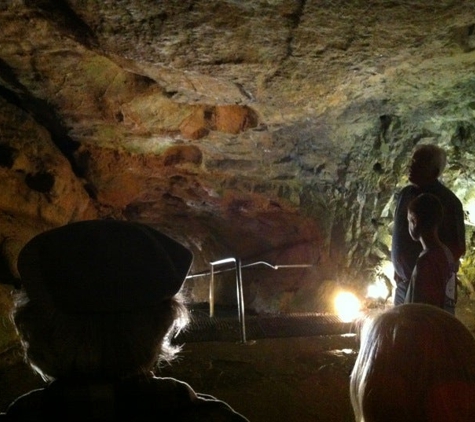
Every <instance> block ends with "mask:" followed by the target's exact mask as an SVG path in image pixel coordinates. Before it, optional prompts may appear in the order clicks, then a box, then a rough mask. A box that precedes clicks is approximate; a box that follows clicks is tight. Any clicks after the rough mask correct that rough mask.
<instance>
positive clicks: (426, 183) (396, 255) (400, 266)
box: [391, 144, 465, 305]
mask: <svg viewBox="0 0 475 422" xmlns="http://www.w3.org/2000/svg"><path fill="white" fill-rule="evenodd" d="M446 162H447V156H446V153H445V151H444V150H443V149H442V148H440V147H438V146H436V145H431V144H422V145H418V146H417V147H416V149H415V150H414V153H413V155H412V159H411V162H410V164H409V182H410V184H409V185H407V186H405V187H404V188H403V189H402V190H401V191H400V193H399V194H398V196H397V204H396V211H395V214H394V226H393V233H392V246H391V260H392V263H393V266H394V281H395V282H396V293H395V296H394V304H395V305H401V304H403V303H404V300H405V298H406V292H407V287H408V285H409V281H410V279H411V275H412V271H413V269H414V266H415V264H416V261H417V258H418V256H419V254H420V253H421V252H422V246H421V244H420V242H417V241H415V240H414V239H412V237H411V235H410V233H409V227H408V221H407V206H408V204H409V202H410V201H411V200H412V199H414V198H415V197H416V196H418V195H420V194H421V193H431V194H433V195H435V196H436V197H437V198H438V199H439V201H440V202H441V204H442V207H443V209H444V217H443V220H442V223H441V224H440V226H439V238H440V240H441V241H442V242H443V243H444V244H445V245H447V247H448V248H449V249H450V251H451V252H452V255H453V258H454V261H455V263H456V267H457V270H458V267H459V259H460V258H461V257H462V256H463V255H464V254H465V223H464V212H463V207H462V203H461V202H460V200H459V199H458V198H457V196H456V195H455V194H454V193H453V192H452V191H451V190H450V189H449V188H448V187H447V186H445V185H444V184H442V183H441V182H440V180H439V178H440V176H441V175H442V172H443V171H444V169H445V165H446Z"/></svg>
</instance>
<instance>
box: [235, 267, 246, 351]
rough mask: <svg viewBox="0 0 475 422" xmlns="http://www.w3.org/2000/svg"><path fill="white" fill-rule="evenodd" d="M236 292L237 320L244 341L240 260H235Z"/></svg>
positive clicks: (244, 327)
mask: <svg viewBox="0 0 475 422" xmlns="http://www.w3.org/2000/svg"><path fill="white" fill-rule="evenodd" d="M236 294H237V301H238V312H239V322H240V324H241V342H242V343H246V321H245V311H244V293H243V287H242V271H241V260H240V259H238V260H237V261H236Z"/></svg>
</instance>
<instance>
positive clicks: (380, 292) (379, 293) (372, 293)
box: [366, 278, 389, 299]
mask: <svg viewBox="0 0 475 422" xmlns="http://www.w3.org/2000/svg"><path fill="white" fill-rule="evenodd" d="M388 295H389V290H388V287H387V286H386V283H385V282H384V281H383V280H382V279H380V278H378V279H377V280H376V281H375V282H374V283H373V284H370V285H369V286H368V292H367V293H366V296H367V297H369V298H370V299H386V298H387V297H388Z"/></svg>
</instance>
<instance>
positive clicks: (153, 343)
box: [0, 220, 247, 422]
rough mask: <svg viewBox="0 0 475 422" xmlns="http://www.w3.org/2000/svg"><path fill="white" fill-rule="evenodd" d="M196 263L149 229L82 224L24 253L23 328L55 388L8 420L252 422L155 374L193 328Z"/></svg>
mask: <svg viewBox="0 0 475 422" xmlns="http://www.w3.org/2000/svg"><path fill="white" fill-rule="evenodd" d="M192 259H193V256H192V254H191V252H190V251H189V250H188V249H187V248H185V247H184V246H182V245H181V244H179V243H177V242H176V241H174V240H173V239H171V238H169V237H167V236H165V235H163V234H162V233H160V232H158V231H156V230H154V229H152V228H150V227H148V226H146V225H142V224H138V223H130V222H124V221H114V220H94V221H83V222H78V223H73V224H70V225H67V226H63V227H60V228H56V229H53V230H51V231H47V232H44V233H42V234H40V235H38V236H36V237H34V238H33V239H32V240H31V241H30V242H28V243H27V244H26V246H25V247H24V248H23V249H22V250H21V252H20V255H19V258H18V271H19V273H20V276H21V282H22V285H23V289H24V290H23V291H22V292H20V293H19V295H18V297H17V298H16V308H15V310H14V315H13V317H14V322H15V325H16V327H17V330H18V333H19V335H20V338H21V341H22V345H23V347H24V350H25V355H26V358H27V360H28V362H29V363H30V364H31V366H32V367H33V368H34V369H35V370H36V371H37V372H39V373H40V374H41V375H42V376H43V378H44V379H45V380H46V381H48V384H47V386H46V387H45V388H41V389H38V390H34V391H31V392H29V393H27V394H25V395H23V396H21V397H19V398H17V399H16V400H15V401H14V402H13V403H12V404H10V406H9V407H8V409H7V412H6V414H4V415H3V416H1V417H0V419H2V420H6V421H22V422H27V421H51V420H54V421H56V420H57V421H59V420H61V421H68V422H71V421H73V422H74V421H155V420H157V421H158V420H160V421H217V422H219V421H223V422H225V421H236V422H238V421H241V422H244V421H247V419H246V418H245V417H243V416H242V415H240V414H238V413H237V412H235V411H234V410H233V409H232V408H231V407H230V406H229V405H228V404H227V403H225V402H223V401H220V400H218V399H216V398H215V397H212V396H209V395H206V394H200V393H197V392H195V391H194V390H193V389H192V387H191V386H190V385H188V384H186V383H184V382H182V381H179V380H177V379H174V378H161V377H158V376H156V375H155V372H156V371H157V369H158V365H159V364H161V363H166V362H171V361H172V360H173V358H174V357H175V356H176V353H177V352H178V351H179V347H176V346H173V345H172V344H171V342H170V340H171V339H172V338H173V336H175V335H176V334H177V333H178V332H179V331H180V330H181V329H183V328H184V326H185V325H186V323H187V322H188V311H187V308H186V307H185V305H184V303H183V298H182V296H181V294H180V290H181V287H182V285H183V282H184V280H185V278H186V276H187V274H188V271H189V269H190V266H191V263H192Z"/></svg>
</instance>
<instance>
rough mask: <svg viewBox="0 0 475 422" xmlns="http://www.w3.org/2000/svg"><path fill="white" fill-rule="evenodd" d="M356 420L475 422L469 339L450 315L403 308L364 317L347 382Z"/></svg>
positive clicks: (474, 349)
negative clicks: (357, 349) (367, 317)
mask: <svg viewBox="0 0 475 422" xmlns="http://www.w3.org/2000/svg"><path fill="white" fill-rule="evenodd" d="M350 395H351V402H352V405H353V410H354V412H355V417H356V421H357V422H363V421H364V422H391V421H405V422H442V421H444V422H448V421H458V422H471V421H474V420H475V339H474V337H473V335H472V333H471V332H470V331H469V330H468V329H467V328H466V327H465V326H464V325H463V324H462V323H461V322H460V321H459V320H458V319H457V318H455V317H454V316H453V315H451V314H449V313H448V312H446V311H444V310H442V309H439V308H437V307H435V306H431V305H426V304H406V305H400V306H396V307H394V308H391V309H389V310H387V311H385V312H382V313H381V314H378V315H377V316H376V317H374V318H372V319H369V320H368V321H367V322H366V323H365V324H364V326H363V329H362V333H361V347H360V351H359V355H358V358H357V359H356V363H355V365H354V368H353V371H352V374H351V380H350Z"/></svg>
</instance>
